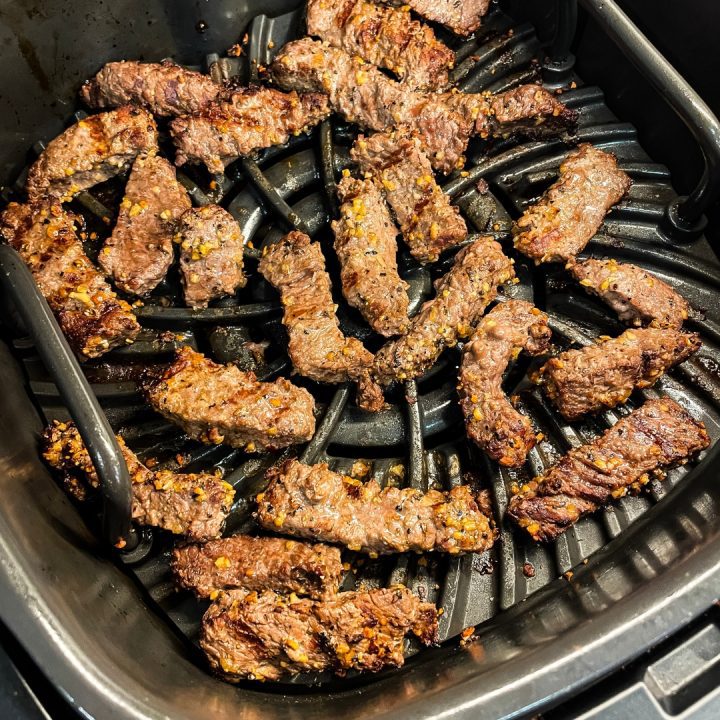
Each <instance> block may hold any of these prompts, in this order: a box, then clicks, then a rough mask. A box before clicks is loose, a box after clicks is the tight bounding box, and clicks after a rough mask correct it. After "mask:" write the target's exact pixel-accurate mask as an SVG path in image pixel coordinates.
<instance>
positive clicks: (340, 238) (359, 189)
mask: <svg viewBox="0 0 720 720" xmlns="http://www.w3.org/2000/svg"><path fill="white" fill-rule="evenodd" d="M338 197H339V199H340V202H341V203H342V205H341V207H340V219H339V220H336V221H334V222H333V223H332V228H333V232H334V233H335V252H336V253H337V256H338V259H339V260H340V281H341V282H342V289H343V295H344V296H345V299H346V300H347V301H348V303H350V305H352V306H353V307H355V308H357V309H358V310H359V311H360V312H361V313H362V316H363V317H364V318H365V319H366V320H367V321H368V323H369V325H370V327H372V329H373V330H375V332H377V333H380V335H385V336H386V337H391V336H393V335H402V333H404V332H405V331H406V330H407V327H408V316H407V314H408V304H409V302H410V301H409V298H408V294H407V288H408V284H407V283H406V282H404V281H403V280H401V279H400V275H398V268H397V258H396V255H397V243H396V241H395V238H396V236H397V228H396V227H395V223H394V222H393V220H392V218H391V217H390V211H389V210H388V207H387V205H386V204H385V200H384V198H383V196H382V194H381V193H380V191H379V190H378V188H377V187H376V186H375V184H374V183H373V182H371V181H370V180H355V179H354V178H351V177H343V179H342V180H341V181H340V184H339V185H338Z"/></svg>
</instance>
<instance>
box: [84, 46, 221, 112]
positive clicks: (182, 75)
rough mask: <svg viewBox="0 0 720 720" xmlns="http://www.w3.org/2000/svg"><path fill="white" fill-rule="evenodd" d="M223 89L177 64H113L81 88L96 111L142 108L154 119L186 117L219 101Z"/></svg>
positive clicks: (206, 76) (208, 79)
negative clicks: (119, 107)
mask: <svg viewBox="0 0 720 720" xmlns="http://www.w3.org/2000/svg"><path fill="white" fill-rule="evenodd" d="M222 89H223V88H222V85H218V84H217V83H215V82H213V80H212V78H211V77H210V76H208V75H202V74H201V73H199V72H194V71H192V70H186V69H185V68H183V67H181V66H180V65H176V64H175V63H174V62H170V61H165V62H161V63H142V62H136V61H134V60H123V61H121V62H111V63H107V65H104V66H103V67H102V68H101V70H100V71H99V72H98V74H97V75H96V76H95V77H94V78H93V79H92V80H88V81H87V82H86V83H85V84H84V85H83V86H82V88H81V90H80V95H81V97H82V99H83V100H84V101H85V102H86V103H87V104H88V105H89V106H90V107H94V108H112V107H118V106H119V105H140V106H142V107H144V108H145V109H146V110H149V111H150V112H151V113H152V114H153V115H159V116H161V117H166V116H168V115H184V114H186V113H196V112H199V111H200V110H202V109H203V108H204V107H205V106H206V105H207V104H208V103H210V102H212V101H213V100H215V98H216V97H217V96H218V94H219V93H220V92H221V91H222Z"/></svg>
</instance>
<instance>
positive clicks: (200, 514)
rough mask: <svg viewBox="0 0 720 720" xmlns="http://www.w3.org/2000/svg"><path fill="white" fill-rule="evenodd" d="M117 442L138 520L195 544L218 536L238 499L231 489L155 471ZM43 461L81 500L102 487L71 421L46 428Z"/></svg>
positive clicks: (212, 479)
mask: <svg viewBox="0 0 720 720" xmlns="http://www.w3.org/2000/svg"><path fill="white" fill-rule="evenodd" d="M118 443H119V445H120V450H121V451H122V454H123V457H124V458H125V462H126V463H127V466H128V471H129V473H130V480H131V481H132V495H133V501H132V517H133V520H135V521H136V522H138V523H139V524H140V525H152V526H154V527H159V528H162V529H164V530H169V531H170V532H171V533H174V534H176V535H185V536H187V537H188V538H190V539H191V540H197V541H202V540H209V539H210V538H215V537H219V535H220V533H221V532H222V529H223V526H224V524H225V518H226V517H227V516H228V513H229V512H230V507H231V506H232V502H233V498H234V497H235V491H234V490H233V488H232V485H229V484H228V483H226V482H225V481H223V480H222V479H221V478H220V477H218V476H217V475H210V474H209V473H198V474H195V473H192V474H191V473H176V472H171V471H170V470H160V471H158V472H153V471H152V470H149V469H148V468H147V467H145V465H143V464H142V463H141V462H140V461H139V460H138V458H137V457H136V455H135V453H133V451H132V450H130V448H129V447H128V446H127V445H125V443H124V441H123V439H122V438H121V437H118ZM43 457H44V458H45V460H46V461H47V463H48V464H49V465H50V466H51V467H53V468H55V469H56V470H59V471H61V472H62V474H63V477H64V480H65V486H66V488H67V489H68V491H69V492H71V493H72V494H73V495H75V497H77V498H78V499H79V500H84V499H85V497H86V496H87V492H88V489H89V488H97V487H98V486H99V480H98V476H97V474H96V473H95V468H94V467H93V464H92V461H91V460H90V455H89V454H88V452H87V450H86V449H85V445H84V444H83V441H82V438H81V437H80V433H79V432H78V431H77V428H76V427H75V426H74V425H73V424H72V423H59V422H54V423H53V424H52V425H50V426H48V427H47V428H46V430H45V433H44V435H43Z"/></svg>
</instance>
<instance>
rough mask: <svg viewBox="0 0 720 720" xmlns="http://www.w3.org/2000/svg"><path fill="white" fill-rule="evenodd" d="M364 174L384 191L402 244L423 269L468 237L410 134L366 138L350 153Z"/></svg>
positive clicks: (396, 132)
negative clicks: (399, 231)
mask: <svg viewBox="0 0 720 720" xmlns="http://www.w3.org/2000/svg"><path fill="white" fill-rule="evenodd" d="M350 154H351V156H352V158H353V160H355V162H357V163H358V164H359V165H360V169H361V170H362V171H363V172H365V173H370V174H371V175H372V176H373V177H374V178H375V180H376V182H377V183H378V184H379V185H381V186H382V187H383V188H384V189H385V195H386V197H387V199H388V202H389V203H390V206H391V207H392V209H393V211H394V212H395V217H396V218H397V220H398V223H399V224H400V229H401V230H402V234H403V238H404V239H405V242H406V244H407V245H408V247H409V248H410V253H411V254H412V256H413V257H414V258H415V259H416V260H418V261H419V262H421V263H426V262H434V261H435V260H437V259H438V257H439V256H440V253H441V252H442V251H443V250H447V249H448V248H451V247H454V246H455V245H457V244H458V243H459V242H461V241H462V240H464V239H465V238H466V237H467V227H466V225H465V221H464V220H463V219H462V217H461V216H460V211H459V210H458V209H457V208H456V207H454V206H453V205H451V204H450V198H449V197H448V196H447V195H445V193H444V192H443V191H442V190H441V189H440V186H439V185H438V184H437V183H436V182H435V177H434V176H433V172H432V167H431V166H430V161H429V160H428V157H427V155H425V153H424V152H423V150H422V147H421V144H420V141H419V140H418V139H417V138H416V137H414V136H412V135H409V134H407V133H403V132H399V131H394V132H391V133H375V134H374V135H371V136H370V137H368V138H365V137H363V136H362V135H361V136H360V138H359V139H358V140H357V142H356V143H355V145H354V146H353V149H352V150H351V152H350Z"/></svg>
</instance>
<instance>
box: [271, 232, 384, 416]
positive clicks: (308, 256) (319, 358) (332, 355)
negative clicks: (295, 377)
mask: <svg viewBox="0 0 720 720" xmlns="http://www.w3.org/2000/svg"><path fill="white" fill-rule="evenodd" d="M259 270H260V272H261V273H262V275H263V277H264V278H265V279H266V280H267V281H268V282H269V283H270V284H271V285H272V286H273V287H275V288H276V289H277V290H278V292H279V293H280V296H281V299H282V304H283V324H284V325H285V327H286V328H287V331H288V333H289V335H290V342H289V344H288V353H289V355H290V359H291V360H292V362H293V365H294V366H295V368H296V369H297V371H298V372H299V373H300V374H301V375H304V376H305V377H308V378H310V379H311V380H316V381H318V382H326V383H342V382H347V381H348V380H351V381H354V382H356V383H358V404H360V405H361V406H362V407H365V408H366V409H368V410H379V409H380V408H381V407H382V406H383V404H384V400H383V397H382V391H381V390H380V389H379V388H378V387H377V386H375V384H374V383H373V382H372V381H371V380H370V367H371V365H372V361H373V356H372V353H370V352H369V351H368V350H366V349H365V347H364V346H363V344H362V343H361V342H360V341H359V340H357V339H356V338H353V337H345V335H343V333H342V331H341V330H340V326H339V324H338V320H337V317H336V315H335V309H336V308H335V303H334V301H333V297H332V286H331V282H330V276H329V275H328V274H327V271H326V270H325V258H324V257H323V254H322V250H321V248H320V244H319V243H315V242H312V241H311V240H310V238H309V237H308V236H307V235H305V234H304V233H301V232H297V231H293V232H291V233H289V234H288V235H286V236H285V237H284V238H282V239H281V240H280V241H279V242H277V243H274V244H272V245H269V246H266V247H265V248H263V257H262V259H261V261H260V264H259Z"/></svg>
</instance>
